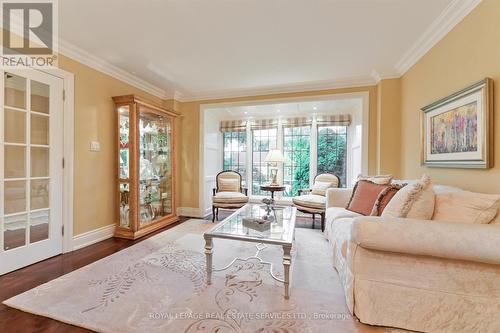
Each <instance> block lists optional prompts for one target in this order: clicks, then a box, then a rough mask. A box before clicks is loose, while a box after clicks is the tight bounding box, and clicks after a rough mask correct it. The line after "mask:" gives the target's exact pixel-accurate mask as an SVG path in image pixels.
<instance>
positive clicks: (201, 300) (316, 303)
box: [4, 220, 387, 333]
mask: <svg viewBox="0 0 500 333" xmlns="http://www.w3.org/2000/svg"><path fill="white" fill-rule="evenodd" d="M212 227H213V224H212V223H210V222H208V221H204V220H189V221H186V222H185V223H183V224H181V225H179V226H177V227H175V228H173V229H170V230H167V231H165V232H163V233H160V234H158V235H156V236H154V237H152V238H149V239H147V240H144V241H142V242H140V243H138V244H136V245H134V246H132V247H129V248H127V249H125V250H122V251H120V252H117V253H115V254H113V255H111V256H109V257H106V258H104V259H101V260H99V261H97V262H95V263H92V264H90V265H88V266H86V267H83V268H81V269H79V270H76V271H74V272H71V273H69V274H67V275H64V276H62V277H60V278H58V279H55V280H53V281H50V282H48V283H46V284H43V285H41V286H39V287H37V288H34V289H31V290H29V291H27V292H25V293H23V294H20V295H17V296H15V297H13V298H11V299H9V300H6V301H5V302H4V304H6V305H8V306H11V307H13V308H16V309H19V310H22V311H26V312H29V313H33V314H37V315H41V316H45V317H49V318H52V319H56V320H59V321H62V322H65V323H68V324H73V325H77V326H81V327H84V328H87V329H90V330H95V331H99V332H220V333H223V332H361V331H362V332H372V331H373V332H375V331H377V332H378V331H387V330H385V329H384V330H382V329H381V328H375V327H370V326H366V325H362V324H360V323H359V322H357V320H356V319H355V318H353V317H351V315H350V314H349V312H348V311H347V308H346V306H345V302H344V295H343V293H342V289H341V286H340V282H339V279H338V277H337V273H336V272H335V270H334V269H333V268H332V261H331V257H330V252H331V250H330V248H329V245H328V243H327V241H326V239H325V238H324V236H323V234H322V233H321V232H320V231H318V230H311V229H302V228H297V229H296V244H295V250H294V253H293V262H292V281H291V289H290V292H291V296H290V299H289V300H285V299H284V298H283V285H282V283H280V282H277V281H276V280H274V279H273V278H272V277H271V275H270V274H269V268H270V267H269V265H265V264H262V263H261V262H260V261H258V260H249V261H246V262H245V261H236V262H234V264H233V265H231V266H230V267H229V269H227V270H225V271H221V272H214V274H213V278H212V285H210V286H207V285H206V273H205V255H204V253H203V251H204V240H203V233H204V232H205V231H206V230H209V229H210V228H212ZM255 252H256V248H255V244H251V243H242V242H238V241H231V240H219V239H215V240H214V255H213V259H214V265H215V267H216V268H217V267H224V266H226V265H228V264H229V263H231V261H232V260H233V259H234V258H235V257H240V258H245V257H249V256H252V255H254V254H255ZM281 255H282V251H281V248H280V247H278V246H268V247H266V248H265V249H264V250H262V252H261V256H262V259H263V260H264V261H269V262H272V263H273V272H274V274H275V275H277V276H282V275H283V268H282V257H281Z"/></svg>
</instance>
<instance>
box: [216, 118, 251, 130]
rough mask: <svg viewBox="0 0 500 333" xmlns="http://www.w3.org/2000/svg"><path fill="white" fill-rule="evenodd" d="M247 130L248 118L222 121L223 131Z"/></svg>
mask: <svg viewBox="0 0 500 333" xmlns="http://www.w3.org/2000/svg"><path fill="white" fill-rule="evenodd" d="M246 130H247V121H246V120H224V121H221V122H220V131H221V132H245V131H246Z"/></svg>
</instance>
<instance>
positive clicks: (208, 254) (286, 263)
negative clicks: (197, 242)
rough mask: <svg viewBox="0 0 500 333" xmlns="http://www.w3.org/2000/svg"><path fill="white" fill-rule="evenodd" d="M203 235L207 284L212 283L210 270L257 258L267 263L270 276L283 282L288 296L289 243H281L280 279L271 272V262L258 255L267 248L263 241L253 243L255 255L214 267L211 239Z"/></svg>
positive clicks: (221, 269)
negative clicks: (281, 269)
mask: <svg viewBox="0 0 500 333" xmlns="http://www.w3.org/2000/svg"><path fill="white" fill-rule="evenodd" d="M204 237H205V256H206V264H207V284H208V285H210V284H212V272H222V271H225V270H227V269H228V268H229V267H231V266H232V265H233V264H234V263H235V262H237V261H243V262H246V261H248V260H251V259H257V260H259V262H260V263H261V264H263V265H269V274H270V275H271V277H272V278H273V279H274V280H276V281H278V282H281V283H283V284H284V287H285V299H289V298H290V266H291V264H292V256H291V251H292V246H291V245H282V248H283V272H284V278H283V279H280V278H279V277H277V276H276V275H274V273H273V263H272V262H268V261H264V260H262V258H260V257H259V254H260V252H261V251H262V250H264V249H265V248H267V245H266V244H264V243H258V244H255V247H256V248H257V252H256V253H255V255H253V256H250V257H247V258H235V259H234V260H233V261H231V262H230V263H229V264H228V265H226V266H224V267H222V268H219V269H215V268H214V267H213V264H212V254H213V239H212V237H210V236H207V235H204Z"/></svg>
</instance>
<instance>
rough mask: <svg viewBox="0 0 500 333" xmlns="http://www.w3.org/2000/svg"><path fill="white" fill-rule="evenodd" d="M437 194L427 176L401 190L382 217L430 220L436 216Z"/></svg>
mask: <svg viewBox="0 0 500 333" xmlns="http://www.w3.org/2000/svg"><path fill="white" fill-rule="evenodd" d="M434 201H435V194H434V190H433V189H432V183H431V179H430V178H429V176H427V175H425V174H424V175H423V176H422V178H421V179H420V180H419V181H417V182H415V183H413V184H409V185H406V186H405V187H403V188H402V189H401V190H399V191H398V192H397V193H396V194H395V195H394V197H392V199H391V201H389V203H388V204H387V206H386V207H385V209H384V211H383V212H382V215H381V216H382V217H402V218H410V219H420V220H430V219H431V218H432V215H433V214H434Z"/></svg>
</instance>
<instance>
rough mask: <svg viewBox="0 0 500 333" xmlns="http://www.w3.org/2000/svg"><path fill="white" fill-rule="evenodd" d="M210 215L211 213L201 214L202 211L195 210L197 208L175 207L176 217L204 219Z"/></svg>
mask: <svg viewBox="0 0 500 333" xmlns="http://www.w3.org/2000/svg"><path fill="white" fill-rule="evenodd" d="M210 214H211V212H208V213H206V212H205V213H203V212H202V209H200V208H197V207H177V215H178V216H187V217H198V218H204V217H206V216H207V215H210Z"/></svg>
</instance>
